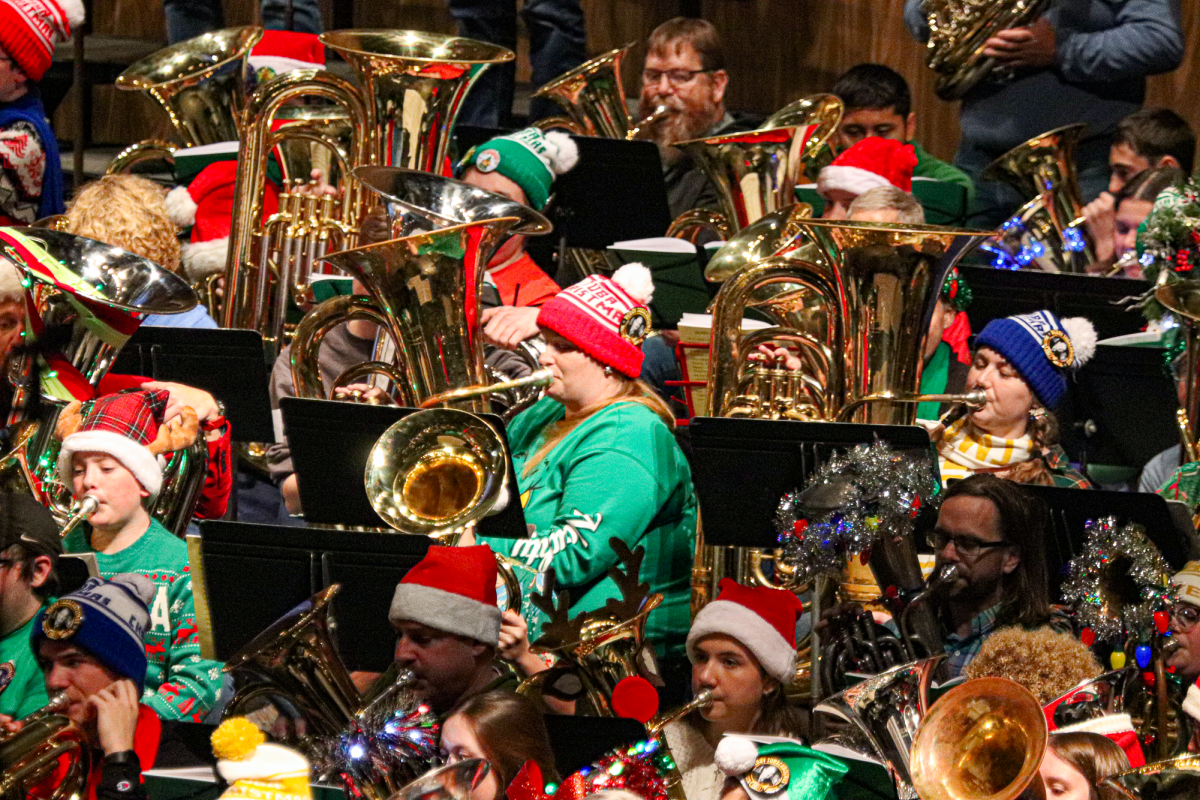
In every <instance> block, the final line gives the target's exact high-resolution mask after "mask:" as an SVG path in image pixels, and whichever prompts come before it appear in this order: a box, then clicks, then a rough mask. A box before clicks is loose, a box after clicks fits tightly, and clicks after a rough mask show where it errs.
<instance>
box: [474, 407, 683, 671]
mask: <svg viewBox="0 0 1200 800" xmlns="http://www.w3.org/2000/svg"><path fill="white" fill-rule="evenodd" d="M563 416H564V410H563V407H562V406H561V405H560V404H559V403H557V402H555V401H554V400H552V399H551V398H548V397H547V398H543V399H542V400H540V401H538V402H537V403H536V404H534V405H533V406H531V407H530V408H529V409H527V410H525V411H524V412H522V413H521V414H518V415H517V417H516V418H515V419H513V421H512V423H510V425H509V427H508V439H509V443H510V445H511V447H512V454H513V464H514V466H515V467H516V471H517V482H518V485H519V486H520V489H521V503H522V505H523V506H524V511H525V521H526V522H527V523H528V524H529V525H531V526H532V528H531V530H532V534H531V535H530V536H529V537H528V538H525V539H499V538H494V537H481V538H482V539H483V541H486V542H487V543H488V544H489V545H491V547H492V549H493V550H495V551H496V552H497V553H502V554H504V555H507V556H510V557H511V558H513V559H516V560H517V561H519V562H521V563H523V564H525V565H526V566H528V567H529V568H530V569H531V571H523V570H518V578H519V579H520V580H521V583H522V590H523V592H524V593H525V595H526V597H528V594H529V591H530V589H531V588H532V587H533V586H534V584H535V583H537V581H538V576H539V574H540V573H542V572H545V571H546V570H547V569H548V568H550V567H554V573H555V577H556V579H557V581H558V585H559V587H560V589H565V590H567V591H568V592H569V594H570V598H571V612H572V616H574V615H576V614H579V613H581V612H584V611H594V610H596V609H599V608H601V607H602V606H603V605H604V603H605V601H607V600H608V599H609V598H615V597H619V594H620V590H619V589H618V588H617V585H616V584H615V583H614V582H613V581H612V580H610V579H609V578H608V577H607V571H608V569H609V567H612V566H614V565H615V564H616V563H617V557H616V553H615V552H614V551H613V549H612V547H611V546H609V544H608V540H609V539H611V538H613V537H616V538H618V539H620V540H622V541H623V542H625V543H626V544H627V545H628V546H629V547H630V549H633V548H636V547H638V546H641V547H644V548H645V550H646V555H645V558H644V559H643V561H642V567H641V572H640V577H641V580H642V581H644V582H647V583H649V584H650V590H651V591H652V592H661V593H662V594H663V596H664V599H663V603H662V605H661V606H659V607H658V608H657V609H656V610H654V611H653V612H651V614H650V617H649V620H648V622H647V627H646V636H647V638H648V639H649V640H650V641H651V642H653V643H654V644H655V648H656V650H657V651H658V654H659V655H660V656H665V655H671V656H678V655H681V654H682V653H683V645H684V640H685V638H686V637H687V632H688V627H689V625H690V622H691V615H690V604H691V570H692V559H693V556H694V552H695V546H696V495H695V493H694V491H693V489H692V475H691V470H690V469H689V468H688V464H687V461H686V460H685V459H684V456H683V452H682V451H681V450H680V449H679V445H678V444H677V443H676V441H675V437H674V435H673V433H672V432H671V429H670V428H668V427H667V426H666V425H665V424H664V423H663V421H662V420H661V419H660V418H659V416H658V415H657V414H655V413H654V412H653V411H652V410H651V409H650V408H648V407H647V406H645V405H643V404H641V403H635V402H617V403H613V404H611V405H609V406H606V407H605V408H603V409H601V410H600V411H597V412H596V413H594V414H592V415H591V416H589V417H588V418H587V419H585V420H584V421H583V422H581V423H579V424H578V425H577V426H576V427H575V428H574V429H573V430H572V431H571V432H570V433H568V434H567V435H566V437H564V438H563V439H562V441H560V442H559V443H558V444H557V445H555V447H554V449H552V450H551V451H550V452H549V453H547V454H546V456H545V457H543V458H542V460H541V461H539V462H538V463H537V464H536V465H535V466H534V467H533V469H532V471H531V472H530V473H529V474H528V475H526V474H525V473H524V470H525V464H526V462H527V461H528V460H529V459H530V458H531V457H532V456H533V455H534V454H535V453H536V452H537V451H538V449H539V448H540V446H541V444H542V441H543V435H544V433H545V432H546V430H547V428H549V427H550V426H551V425H553V424H554V423H556V422H558V421H560V420H562V418H563ZM538 585H539V586H540V583H538ZM522 613H524V614H525V615H526V617H527V621H528V622H529V630H530V639H531V640H533V639H536V638H537V636H538V631H540V629H541V625H542V623H543V622H544V621H545V617H544V616H543V615H542V614H541V612H539V611H536V610H533V609H532V605H531V604H530V603H528V601H526V602H525V603H524V604H523V605H522Z"/></svg>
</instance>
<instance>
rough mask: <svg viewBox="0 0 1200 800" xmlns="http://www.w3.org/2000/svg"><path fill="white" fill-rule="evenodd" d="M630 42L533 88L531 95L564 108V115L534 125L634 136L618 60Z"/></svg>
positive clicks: (587, 133)
mask: <svg viewBox="0 0 1200 800" xmlns="http://www.w3.org/2000/svg"><path fill="white" fill-rule="evenodd" d="M633 45H634V43H633V42H631V43H629V44H627V45H625V46H624V47H618V48H617V49H615V50H610V51H608V52H607V53H604V54H603V55H599V56H596V57H595V58H593V59H590V60H588V61H586V62H584V63H583V64H580V65H579V66H578V67H576V68H575V69H573V70H570V71H568V72H564V73H563V74H562V75H559V76H558V77H557V78H555V79H554V80H552V81H550V82H549V83H547V84H545V85H544V86H542V87H541V88H540V89H538V90H537V91H536V92H534V93H533V96H534V97H537V98H540V99H543V100H553V101H554V102H555V103H558V104H559V105H560V106H562V107H563V109H564V110H565V111H566V112H567V116H565V117H548V118H546V119H542V120H538V122H537V123H536V124H537V127H539V128H541V129H542V130H550V129H551V128H561V129H565V130H568V131H570V132H571V133H574V134H576V135H578V136H600V137H603V138H606V139H625V138H633V137H632V136H629V134H630V133H631V132H633V131H634V125H633V119H632V117H631V116H630V114H629V106H628V104H627V103H626V101H625V87H624V86H623V85H622V82H621V61H622V60H623V59H624V58H625V56H626V55H628V54H629V51H630V50H631V49H632V48H633Z"/></svg>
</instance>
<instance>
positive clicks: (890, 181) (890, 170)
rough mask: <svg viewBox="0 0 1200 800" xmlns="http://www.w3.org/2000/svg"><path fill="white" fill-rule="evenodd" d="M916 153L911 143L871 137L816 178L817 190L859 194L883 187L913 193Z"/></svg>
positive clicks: (836, 160) (839, 158)
mask: <svg viewBox="0 0 1200 800" xmlns="http://www.w3.org/2000/svg"><path fill="white" fill-rule="evenodd" d="M916 166H917V152H916V150H914V149H913V146H912V145H911V144H905V143H904V142H898V141H896V140H895V139H883V138H881V137H879V136H868V137H867V138H865V139H863V140H862V141H860V142H857V143H856V144H854V145H853V146H851V147H849V148H847V149H846V150H843V151H842V153H841V155H839V156H838V157H837V158H835V159H834V160H833V163H832V164H830V165H829V166H828V167H825V168H824V169H823V170H821V172H820V174H818V175H817V191H819V192H820V193H821V194H822V196H823V195H824V194H825V192H827V191H829V190H830V189H841V190H842V191H845V192H850V193H851V194H853V195H860V194H862V193H863V192H867V191H869V190H871V189H875V188H878V187H880V186H889V185H890V186H895V187H896V188H897V189H901V190H903V191H906V192H911V191H912V175H913V170H914V169H915V168H916Z"/></svg>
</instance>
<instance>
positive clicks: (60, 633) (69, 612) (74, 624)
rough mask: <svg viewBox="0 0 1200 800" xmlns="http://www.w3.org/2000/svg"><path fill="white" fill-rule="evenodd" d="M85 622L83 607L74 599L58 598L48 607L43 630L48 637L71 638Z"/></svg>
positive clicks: (56, 638)
mask: <svg viewBox="0 0 1200 800" xmlns="http://www.w3.org/2000/svg"><path fill="white" fill-rule="evenodd" d="M82 624H83V608H82V607H81V606H80V605H79V603H76V602H75V601H74V600H58V601H56V602H55V603H54V604H53V605H51V606H50V607H49V608H47V609H46V616H45V617H43V618H42V632H43V633H45V634H46V638H48V639H55V640H58V639H69V638H71V637H72V636H74V635H75V633H76V631H78V630H79V626H80V625H82Z"/></svg>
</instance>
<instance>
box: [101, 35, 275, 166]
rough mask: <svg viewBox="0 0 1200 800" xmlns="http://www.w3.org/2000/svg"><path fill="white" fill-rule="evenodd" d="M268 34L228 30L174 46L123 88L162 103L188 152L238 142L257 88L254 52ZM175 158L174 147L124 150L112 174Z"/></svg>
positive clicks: (121, 80)
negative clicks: (251, 95) (251, 94)
mask: <svg viewBox="0 0 1200 800" xmlns="http://www.w3.org/2000/svg"><path fill="white" fill-rule="evenodd" d="M262 35H263V31H262V28H249V27H247V28H226V29H225V30H219V31H212V32H210V33H206V34H203V35H202V36H197V37H196V38H194V39H188V40H187V41H185V42H179V43H178V44H173V45H171V46H170V47H166V48H163V49H162V50H159V51H158V52H156V53H152V54H151V55H149V56H147V57H146V58H143V59H142V60H141V61H138V62H136V63H134V64H133V65H132V66H130V67H129V68H128V69H126V70H125V71H124V72H122V73H121V74H120V75H119V76H117V81H116V84H117V88H118V89H124V90H126V91H141V92H145V93H146V94H148V95H150V96H151V97H153V98H154V99H155V100H156V101H158V104H159V105H161V106H162V107H163V110H165V111H166V112H167V117H168V119H170V121H171V127H172V128H173V129H174V131H175V135H176V136H178V137H179V141H180V142H181V143H182V144H183V146H184V147H195V146H197V145H202V144H214V143H216V142H228V141H232V140H235V139H237V138H238V130H239V123H240V117H241V112H242V106H243V103H244V102H245V98H246V95H247V94H249V92H250V89H251V88H252V87H253V84H254V73H253V70H251V69H250V62H249V55H250V50H251V49H252V48H253V47H254V45H256V44H258V41H259V39H261V38H262ZM173 154H174V146H173V145H171V144H169V143H167V142H162V141H158V140H153V139H148V140H146V141H143V142H138V143H136V144H133V145H131V146H129V147H127V148H126V149H125V150H123V151H121V153H120V154H119V155H118V156H117V157H116V159H115V160H114V161H113V163H112V164H111V165H110V166H109V168H108V172H109V174H113V173H117V172H127V171H129V169H130V167H132V166H133V165H134V164H136V163H138V162H139V161H146V160H150V159H158V158H168V159H169V158H170V157H171V156H173Z"/></svg>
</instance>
